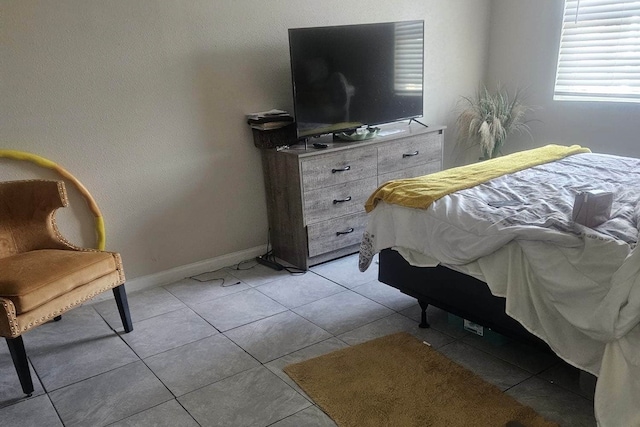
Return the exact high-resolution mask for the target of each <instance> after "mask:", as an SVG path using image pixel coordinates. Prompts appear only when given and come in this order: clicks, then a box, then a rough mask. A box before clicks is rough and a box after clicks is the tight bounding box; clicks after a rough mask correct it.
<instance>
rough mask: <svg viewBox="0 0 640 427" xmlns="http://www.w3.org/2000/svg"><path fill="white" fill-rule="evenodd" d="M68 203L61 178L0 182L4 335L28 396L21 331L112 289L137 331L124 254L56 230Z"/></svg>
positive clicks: (0, 329) (127, 324) (0, 319)
mask: <svg viewBox="0 0 640 427" xmlns="http://www.w3.org/2000/svg"><path fill="white" fill-rule="evenodd" d="M67 205H68V198H67V194H66V190H65V186H64V183H63V182H62V181H47V180H27V181H10V182H2V183H0V336H2V337H4V338H5V339H6V342H7V345H8V346H9V351H10V353H11V357H12V360H13V363H14V366H15V368H16V372H17V373H18V378H19V379H20V384H21V386H22V390H23V392H24V393H26V394H27V395H30V394H31V393H32V392H33V382H32V379H31V373H30V370H29V364H28V361H27V355H26V351H25V347H24V343H23V340H22V334H24V333H25V332H27V331H29V330H31V329H33V328H36V327H38V326H39V325H42V324H43V323H46V322H49V321H52V320H59V319H60V317H61V315H62V314H63V313H64V312H66V311H68V310H71V309H72V308H74V307H77V306H79V305H81V304H83V303H84V302H86V301H88V300H90V299H91V298H93V297H95V296H96V295H98V294H100V293H102V292H105V291H107V290H109V289H113V293H114V296H115V300H116V303H117V306H118V311H119V313H120V318H121V319H122V324H123V326H124V331H125V332H130V331H132V330H133V326H132V322H131V316H130V314H129V306H128V303H127V296H126V293H125V289H124V283H125V276H124V271H123V269H122V260H121V258H120V255H119V254H118V253H115V252H108V251H100V250H95V249H87V248H80V247H77V246H74V245H73V244H71V243H70V242H68V241H67V240H66V239H65V238H64V237H63V236H62V235H61V234H60V231H59V230H58V227H57V226H56V222H55V212H56V210H57V209H58V208H61V207H65V206H67Z"/></svg>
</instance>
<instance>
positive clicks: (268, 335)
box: [0, 256, 595, 427]
mask: <svg viewBox="0 0 640 427" xmlns="http://www.w3.org/2000/svg"><path fill="white" fill-rule="evenodd" d="M254 264H255V263H254V262H247V263H243V264H241V265H240V266H234V267H230V268H226V269H223V270H220V271H217V272H212V273H208V274H205V275H201V276H198V277H197V278H198V279H199V280H204V281H199V280H195V279H192V278H187V279H184V280H180V281H178V282H176V283H174V284H171V285H168V286H164V287H158V288H153V289H149V290H145V291H141V292H136V293H130V294H129V303H130V309H131V314H132V317H133V320H134V331H133V332H131V333H129V334H122V325H121V323H120V319H119V316H118V314H117V309H116V304H115V302H114V301H113V300H112V299H109V300H105V301H100V302H98V303H95V304H92V305H85V306H82V307H80V308H78V309H76V310H73V311H71V312H69V313H67V314H65V315H64V316H63V319H62V321H60V322H55V323H50V324H47V325H44V326H42V327H40V328H37V329H35V330H33V331H31V332H29V333H27V334H25V336H24V340H25V346H26V348H27V353H28V355H29V359H30V362H31V366H32V372H33V377H34V381H35V388H36V391H35V392H34V394H33V396H32V397H31V398H24V396H23V394H22V392H21V389H20V385H19V383H18V379H17V376H16V374H15V371H14V368H13V365H12V363H11V359H10V356H9V352H8V349H7V347H6V346H4V345H3V346H0V424H1V425H3V426H7V427H9V426H47V427H49V426H62V425H64V426H91V427H97V426H107V425H109V426H198V425H201V426H225V427H229V426H274V427H275V426H277V427H285V426H297V427H298V426H334V425H335V424H334V423H333V422H332V421H331V420H330V419H329V418H328V417H327V416H326V415H325V414H324V413H323V412H322V411H321V410H320V409H318V407H316V406H315V405H314V404H313V402H312V401H310V400H309V398H308V397H307V396H306V395H305V394H304V392H302V390H301V389H300V388H298V387H297V385H296V384H295V383H293V381H291V380H290V379H289V378H288V377H287V375H286V374H284V373H283V371H282V368H283V367H284V366H286V365H288V364H290V363H295V362H298V361H302V360H305V359H308V358H311V357H315V356H318V355H321V354H325V353H328V352H331V351H334V350H336V349H340V348H343V347H346V346H350V345H355V344H359V343H361V342H364V341H367V340H370V339H373V338H376V337H380V336H383V335H387V334H390V333H394V332H398V331H408V332H410V333H412V334H414V335H415V336H417V337H419V338H420V339H422V340H425V341H428V342H429V343H431V345H432V346H433V347H434V348H436V349H437V350H439V351H441V352H442V353H444V354H445V355H446V356H447V357H449V358H451V359H452V360H455V361H457V362H458V363H460V364H462V365H464V366H466V367H467V368H469V369H471V370H473V371H474V372H476V373H477V374H479V375H480V376H481V377H483V378H484V379H486V380H487V381H489V382H491V383H493V384H495V385H497V386H498V387H500V388H501V389H503V390H504V391H505V393H507V394H509V395H511V396H513V397H515V398H516V399H518V400H520V401H521V402H523V403H525V404H528V405H530V406H532V407H533V408H534V409H536V410H537V411H539V412H540V413H541V414H543V415H545V416H546V417H548V418H550V419H552V420H555V421H558V422H559V423H560V424H561V425H562V426H594V425H595V421H594V417H593V408H592V405H593V392H592V389H591V388H590V387H589V384H588V383H589V381H588V380H587V381H586V384H587V385H586V386H585V376H584V375H583V376H580V375H579V372H578V371H577V370H576V369H574V368H571V367H569V366H568V365H566V364H565V363H563V362H561V361H560V360H559V359H558V358H556V357H555V356H552V355H550V354H547V353H544V352H541V351H539V350H537V349H535V348H532V347H528V346H526V345H522V344H520V343H515V342H510V341H508V340H488V339H486V338H482V337H478V336H475V335H472V334H470V333H468V332H466V331H464V330H462V329H461V327H460V326H459V325H457V324H456V323H455V322H452V321H451V319H450V318H449V316H448V315H447V313H445V312H443V311H441V310H438V309H435V308H433V307H430V308H429V311H428V312H429V320H430V323H431V325H432V327H431V328H430V329H420V328H418V327H417V323H418V320H419V316H420V310H419V308H418V306H417V304H416V303H415V300H413V299H412V298H410V297H407V296H405V295H403V294H401V293H400V292H398V291H397V290H395V289H393V288H391V287H388V286H386V285H383V284H381V283H379V282H378V281H377V280H376V277H377V268H375V267H376V265H375V264H374V266H373V267H372V268H370V269H369V270H368V271H367V272H366V273H360V272H359V271H358V270H357V258H356V256H349V257H345V258H342V259H339V260H336V261H332V262H330V263H326V264H323V265H320V266H316V267H314V268H312V269H311V270H310V271H309V272H307V273H306V274H304V275H290V274H289V273H287V272H284V271H281V272H276V271H273V270H270V269H268V268H266V267H264V266H262V265H254ZM237 268H239V269H237ZM219 279H224V280H219ZM581 379H582V381H581ZM581 382H582V384H581ZM591 385H592V384H591ZM417 398H419V397H417ZM423 398H425V399H428V398H429V397H428V396H424V397H423Z"/></svg>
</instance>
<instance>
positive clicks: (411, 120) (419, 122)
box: [409, 119, 429, 128]
mask: <svg viewBox="0 0 640 427" xmlns="http://www.w3.org/2000/svg"><path fill="white" fill-rule="evenodd" d="M411 122H416V123H418V124H421V125H422V126H424V127H426V128H428V127H429V126H427V125H425V124H424V123H422V122H421V121H420V120H417V119H409V124H411Z"/></svg>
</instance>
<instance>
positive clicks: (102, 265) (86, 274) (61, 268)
mask: <svg viewBox="0 0 640 427" xmlns="http://www.w3.org/2000/svg"><path fill="white" fill-rule="evenodd" d="M116 266H117V264H116V260H115V258H114V255H113V254H112V253H109V252H93V251H87V252H83V251H73V250H63V249H41V250H36V251H30V252H24V253H20V254H17V255H13V256H10V257H7V258H2V259H0V272H2V274H0V296H2V297H5V298H8V299H10V300H11V301H12V302H13V303H14V305H15V306H16V311H17V314H18V315H19V314H21V313H26V312H27V311H30V310H33V309H34V308H36V307H39V306H41V305H42V304H45V303H47V302H48V301H51V300H52V299H54V298H56V297H58V296H60V295H63V294H66V293H67V292H69V291H71V290H73V289H75V288H77V287H79V286H82V285H85V284H87V283H89V282H91V281H93V280H95V279H98V278H100V277H102V276H104V275H106V274H109V273H111V272H113V271H115V270H116V268H117V267H116Z"/></svg>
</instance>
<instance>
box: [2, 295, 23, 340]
mask: <svg viewBox="0 0 640 427" xmlns="http://www.w3.org/2000/svg"><path fill="white" fill-rule="evenodd" d="M2 305H3V306H4V310H5V311H6V313H7V314H8V315H9V328H10V329H11V335H15V336H18V335H20V332H18V318H17V317H16V306H15V305H13V304H7V302H6V301H5V302H3V303H2Z"/></svg>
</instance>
